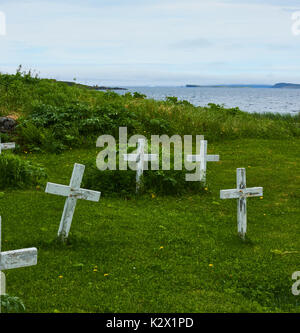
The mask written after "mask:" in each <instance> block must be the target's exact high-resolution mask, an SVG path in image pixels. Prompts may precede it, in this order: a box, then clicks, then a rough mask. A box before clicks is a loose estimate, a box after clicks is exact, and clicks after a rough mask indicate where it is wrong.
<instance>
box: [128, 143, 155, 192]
mask: <svg viewBox="0 0 300 333" xmlns="http://www.w3.org/2000/svg"><path fill="white" fill-rule="evenodd" d="M123 156H124V160H125V161H130V162H136V163H137V165H136V192H138V191H139V188H140V185H141V176H142V174H143V171H144V163H145V162H148V161H156V160H157V154H145V139H138V147H137V151H136V154H124V155H123Z"/></svg>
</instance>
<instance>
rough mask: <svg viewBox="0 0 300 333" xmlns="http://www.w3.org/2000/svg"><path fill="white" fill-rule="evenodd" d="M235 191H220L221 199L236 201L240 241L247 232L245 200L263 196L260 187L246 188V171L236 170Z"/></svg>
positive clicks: (242, 169)
mask: <svg viewBox="0 0 300 333" xmlns="http://www.w3.org/2000/svg"><path fill="white" fill-rule="evenodd" d="M236 184H237V187H236V189H233V190H221V191H220V198H221V199H238V204H237V222H238V234H239V236H240V237H241V238H242V239H245V234H246V231H247V198H251V197H261V196H262V195H263V188H262V187H251V188H247V187H246V170H245V169H244V168H240V169H237V170H236Z"/></svg>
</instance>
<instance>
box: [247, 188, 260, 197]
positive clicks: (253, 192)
mask: <svg viewBox="0 0 300 333" xmlns="http://www.w3.org/2000/svg"><path fill="white" fill-rule="evenodd" d="M245 195H246V196H247V197H261V196H263V188H262V187H250V188H246V189H245Z"/></svg>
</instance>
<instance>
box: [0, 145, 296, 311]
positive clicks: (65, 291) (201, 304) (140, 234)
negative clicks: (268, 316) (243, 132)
mask: <svg viewBox="0 0 300 333" xmlns="http://www.w3.org/2000/svg"><path fill="white" fill-rule="evenodd" d="M208 149H209V152H210V153H213V154H220V158H221V162H218V163H209V164H208V174H207V181H208V190H207V192H206V193H205V194H201V195H185V196H177V197H174V196H173V197H172V196H166V197H163V196H151V195H144V196H142V197H140V198H137V199H135V198H133V199H131V200H125V199H120V198H116V197H114V198H111V197H109V196H106V195H105V193H102V198H101V200H100V202H99V203H94V202H86V201H78V203H77V208H76V211H75V215H74V219H73V224H72V228H71V234H70V237H69V242H68V244H66V245H61V244H58V243H57V242H56V234H57V229H58V226H59V221H60V218H61V214H62V210H63V205H64V201H65V199H64V198H62V197H59V196H54V195H50V194H46V193H44V189H43V188H37V189H35V190H11V191H5V194H4V196H3V197H1V199H0V213H1V215H2V221H3V246H2V248H3V250H4V251H5V250H14V249H18V248H25V247H32V246H35V247H37V248H38V265H37V266H34V267H30V268H21V269H15V270H11V271H6V276H7V292H8V293H9V294H10V295H12V296H18V297H20V298H21V299H22V300H23V301H24V303H25V306H26V310H27V311H28V312H299V310H300V305H299V304H300V302H299V297H300V296H299V297H298V299H297V297H296V296H293V295H292V293H291V286H292V284H293V281H292V279H291V275H292V273H293V272H294V271H297V270H300V260H299V259H300V243H299V232H300V220H299V216H300V139H292V140H288V139H287V140H282V141H281V140H271V139H270V140H263V139H260V140H258V139H243V140H236V141H228V140H227V141H224V142H217V143H213V144H210V143H209V144H208ZM6 153H7V152H5V154H6ZM96 153H97V151H96V149H85V150H84V149H73V150H69V151H66V152H64V153H63V154H60V155H56V154H50V153H44V154H24V155H23V158H24V159H28V160H31V161H34V162H37V163H40V164H41V165H43V166H44V167H45V168H46V170H47V172H48V174H49V181H51V182H55V183H61V184H68V183H69V180H70V177H71V173H72V169H73V164H74V163H75V162H77V163H83V164H84V163H85V161H87V160H88V159H90V158H92V157H93V156H94V157H95V158H96ZM238 167H245V168H246V169H247V186H248V187H254V186H262V187H263V188H264V197H263V199H260V198H251V199H249V200H248V233H247V240H246V242H242V241H241V240H240V239H239V238H238V237H237V222H236V200H220V199H219V191H220V189H231V188H234V187H235V186H236V183H235V182H236V179H235V178H236V168H238ZM99 172H100V171H99ZM124 172H125V171H124ZM145 175H146V174H145ZM98 190H99V191H101V188H99V189H98ZM297 303H298V304H297Z"/></svg>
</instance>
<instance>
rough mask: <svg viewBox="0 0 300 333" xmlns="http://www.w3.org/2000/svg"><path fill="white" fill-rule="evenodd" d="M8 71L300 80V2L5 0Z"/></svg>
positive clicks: (181, 81) (110, 77) (1, 2)
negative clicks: (295, 28) (298, 22)
mask: <svg viewBox="0 0 300 333" xmlns="http://www.w3.org/2000/svg"><path fill="white" fill-rule="evenodd" d="M0 11H1V12H3V13H5V15H6V25H7V34H6V36H0V71H1V72H9V73H14V72H15V70H16V68H17V66H18V65H19V64H22V65H23V67H24V68H26V69H29V68H31V69H34V70H36V71H37V72H39V73H40V76H41V77H51V78H56V79H60V80H72V79H73V78H76V79H77V81H79V82H83V83H97V84H104V85H122V86H125V85H132V86H133V85H185V84H187V83H193V84H223V83H224V84H226V83H267V84H272V83H276V82H295V83H300V35H298V36H295V35H293V34H292V25H293V21H292V18H291V16H292V14H293V12H295V11H300V1H299V0H180V1H179V0H51V1H50V0H49V1H48V0H0Z"/></svg>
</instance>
